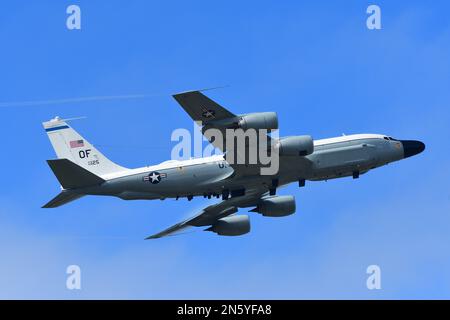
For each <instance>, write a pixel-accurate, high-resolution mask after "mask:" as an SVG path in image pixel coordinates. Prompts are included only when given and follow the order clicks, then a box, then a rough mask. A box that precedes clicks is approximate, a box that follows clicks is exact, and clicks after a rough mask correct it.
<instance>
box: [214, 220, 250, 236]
mask: <svg viewBox="0 0 450 320" xmlns="http://www.w3.org/2000/svg"><path fill="white" fill-rule="evenodd" d="M206 231H212V232H215V233H217V234H218V235H220V236H240V235H243V234H246V233H248V232H250V218H249V217H248V216H247V215H238V216H237V215H235V216H228V217H225V218H222V219H219V220H217V221H216V223H214V224H213V225H212V226H211V227H209V228H208V229H206Z"/></svg>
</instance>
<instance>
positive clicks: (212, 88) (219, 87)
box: [172, 85, 230, 97]
mask: <svg viewBox="0 0 450 320" xmlns="http://www.w3.org/2000/svg"><path fill="white" fill-rule="evenodd" d="M228 87H230V85H225V86H217V87H210V88H203V89H197V90H187V91H182V92H178V93H174V94H173V95H172V96H173V97H175V96H181V95H184V94H189V93H195V92H203V91H210V90H216V89H223V88H228Z"/></svg>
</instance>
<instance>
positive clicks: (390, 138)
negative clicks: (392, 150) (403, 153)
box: [389, 137, 398, 141]
mask: <svg viewBox="0 0 450 320" xmlns="http://www.w3.org/2000/svg"><path fill="white" fill-rule="evenodd" d="M389 140H392V141H398V140H397V139H394V138H392V137H389Z"/></svg>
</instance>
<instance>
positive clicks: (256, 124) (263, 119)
mask: <svg viewBox="0 0 450 320" xmlns="http://www.w3.org/2000/svg"><path fill="white" fill-rule="evenodd" d="M237 125H238V128H241V129H242V130H247V129H255V130H259V129H267V130H275V129H278V116H277V114H276V113H275V112H258V113H249V114H245V115H242V116H240V119H239V121H238V124H237Z"/></svg>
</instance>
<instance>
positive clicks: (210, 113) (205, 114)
mask: <svg viewBox="0 0 450 320" xmlns="http://www.w3.org/2000/svg"><path fill="white" fill-rule="evenodd" d="M215 114H216V112H215V111H214V110H206V109H204V110H203V113H202V117H203V118H208V119H209V118H213V117H214V115H215Z"/></svg>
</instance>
